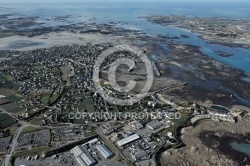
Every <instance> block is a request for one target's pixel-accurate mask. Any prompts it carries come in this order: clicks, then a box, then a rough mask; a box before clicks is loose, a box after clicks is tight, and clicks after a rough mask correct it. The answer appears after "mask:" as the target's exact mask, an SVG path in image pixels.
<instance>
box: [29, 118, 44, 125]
mask: <svg viewBox="0 0 250 166" xmlns="http://www.w3.org/2000/svg"><path fill="white" fill-rule="evenodd" d="M42 121H43V118H42V117H35V118H33V119H32V120H31V121H29V123H31V124H33V125H41V124H42Z"/></svg>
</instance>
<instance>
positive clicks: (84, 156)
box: [70, 145, 96, 166]
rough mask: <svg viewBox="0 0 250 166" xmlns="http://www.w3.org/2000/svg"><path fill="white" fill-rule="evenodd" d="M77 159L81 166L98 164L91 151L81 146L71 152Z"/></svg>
mask: <svg viewBox="0 0 250 166" xmlns="http://www.w3.org/2000/svg"><path fill="white" fill-rule="evenodd" d="M70 152H71V153H72V154H73V155H74V156H75V157H76V159H77V161H78V162H79V164H80V165H81V166H92V165H95V164H96V160H95V159H94V158H93V157H92V156H91V154H90V153H89V151H88V150H87V149H86V148H84V147H83V146H81V145H78V146H76V147H74V148H73V149H71V150H70Z"/></svg>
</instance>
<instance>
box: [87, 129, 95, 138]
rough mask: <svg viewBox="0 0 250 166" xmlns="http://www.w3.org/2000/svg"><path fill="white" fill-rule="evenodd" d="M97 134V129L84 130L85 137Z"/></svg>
mask: <svg viewBox="0 0 250 166" xmlns="http://www.w3.org/2000/svg"><path fill="white" fill-rule="evenodd" d="M95 134H96V132H95V131H92V132H87V131H86V130H85V131H84V136H85V137H90V136H93V135H95Z"/></svg>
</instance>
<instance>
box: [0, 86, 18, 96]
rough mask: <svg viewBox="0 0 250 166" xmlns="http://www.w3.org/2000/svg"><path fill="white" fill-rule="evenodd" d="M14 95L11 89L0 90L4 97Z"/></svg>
mask: <svg viewBox="0 0 250 166" xmlns="http://www.w3.org/2000/svg"><path fill="white" fill-rule="evenodd" d="M15 93H16V91H15V90H13V89H7V88H0V94H1V95H4V96H11V95H14V94H15Z"/></svg>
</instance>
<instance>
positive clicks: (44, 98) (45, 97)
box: [41, 94, 59, 104]
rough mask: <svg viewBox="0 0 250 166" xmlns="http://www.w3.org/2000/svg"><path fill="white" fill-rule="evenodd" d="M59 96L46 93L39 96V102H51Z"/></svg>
mask: <svg viewBox="0 0 250 166" xmlns="http://www.w3.org/2000/svg"><path fill="white" fill-rule="evenodd" d="M58 97H59V94H53V95H51V96H50V95H46V96H43V97H42V98H41V102H42V103H44V104H49V103H53V102H54V101H56V100H57V98H58Z"/></svg>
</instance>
